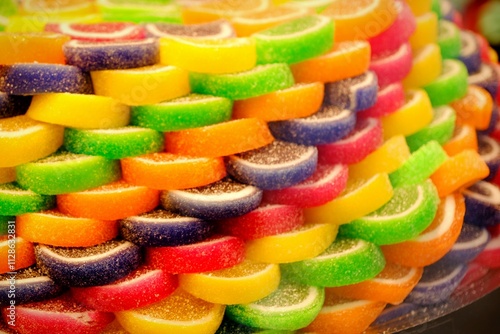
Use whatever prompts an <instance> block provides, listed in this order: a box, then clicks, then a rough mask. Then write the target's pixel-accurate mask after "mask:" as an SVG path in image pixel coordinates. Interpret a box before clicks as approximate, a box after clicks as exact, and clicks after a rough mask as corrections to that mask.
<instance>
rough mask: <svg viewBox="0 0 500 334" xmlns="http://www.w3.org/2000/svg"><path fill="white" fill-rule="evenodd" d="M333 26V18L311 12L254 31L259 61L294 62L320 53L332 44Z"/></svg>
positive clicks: (266, 62)
mask: <svg viewBox="0 0 500 334" xmlns="http://www.w3.org/2000/svg"><path fill="white" fill-rule="evenodd" d="M334 30H335V29H334V24H333V21H332V20H331V19H330V18H328V17H326V16H320V15H310V16H304V17H301V18H298V19H295V20H292V21H289V22H286V23H282V24H280V25H278V26H276V27H273V28H269V29H266V30H263V31H260V32H258V33H255V34H253V35H252V37H253V38H254V39H255V44H256V47H257V63H258V64H272V63H287V64H294V63H298V62H301V61H304V60H306V59H310V58H314V57H316V56H319V55H321V54H323V53H325V52H327V51H328V50H330V49H331V48H332V46H333V36H334Z"/></svg>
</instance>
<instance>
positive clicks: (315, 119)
mask: <svg viewBox="0 0 500 334" xmlns="http://www.w3.org/2000/svg"><path fill="white" fill-rule="evenodd" d="M355 125H356V114H355V112H353V111H352V110H349V109H341V108H338V107H334V106H323V107H321V109H320V110H319V111H318V112H316V113H314V114H313V115H311V116H309V117H305V118H296V119H292V120H286V121H277V122H270V123H269V129H270V130H271V133H272V134H273V136H274V137H275V138H276V139H279V140H282V141H287V142H291V143H296V144H300V145H306V146H317V145H321V144H329V143H333V142H335V141H337V140H339V139H342V138H344V137H345V136H347V135H348V134H349V133H350V132H351V131H352V130H353V129H354V126H355Z"/></svg>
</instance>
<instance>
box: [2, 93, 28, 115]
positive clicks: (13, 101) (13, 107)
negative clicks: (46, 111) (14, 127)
mask: <svg viewBox="0 0 500 334" xmlns="http://www.w3.org/2000/svg"><path fill="white" fill-rule="evenodd" d="M31 98H32V97H31V96H18V95H9V94H7V93H4V92H0V119H2V118H7V117H14V116H19V115H24V114H25V113H26V111H28V108H29V106H30V104H31Z"/></svg>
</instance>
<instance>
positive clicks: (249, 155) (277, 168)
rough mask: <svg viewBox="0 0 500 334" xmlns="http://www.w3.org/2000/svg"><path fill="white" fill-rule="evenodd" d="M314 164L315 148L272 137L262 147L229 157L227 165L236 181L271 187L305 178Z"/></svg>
mask: <svg viewBox="0 0 500 334" xmlns="http://www.w3.org/2000/svg"><path fill="white" fill-rule="evenodd" d="M317 163H318V150H317V149H316V147H314V146H304V145H298V144H294V143H287V142H284V141H279V140H275V141H274V142H272V143H271V144H269V145H267V146H265V147H262V148H259V149H256V150H252V151H249V152H244V153H240V154H237V155H233V156H231V157H229V158H228V160H227V163H226V167H227V171H228V173H229V174H230V175H231V176H232V177H233V178H235V179H236V180H238V181H240V182H243V183H247V184H251V185H254V186H256V187H259V188H261V189H264V190H272V189H282V188H287V187H290V186H293V185H295V184H297V183H299V182H301V181H303V180H305V179H307V178H308V177H309V176H311V175H312V174H313V173H314V171H315V170H316V165H317Z"/></svg>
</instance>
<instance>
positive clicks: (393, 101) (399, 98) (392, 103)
mask: <svg viewBox="0 0 500 334" xmlns="http://www.w3.org/2000/svg"><path fill="white" fill-rule="evenodd" d="M405 103H406V98H405V91H404V89H403V85H402V84H401V83H400V82H397V83H393V84H391V85H388V86H385V87H383V88H379V91H378V93H377V102H375V104H374V105H373V106H371V107H370V108H368V109H365V110H361V111H360V112H358V114H357V116H358V118H366V117H375V118H380V117H383V116H386V115H389V114H391V113H393V112H395V111H397V110H398V109H399V108H401V107H402V106H403V105H404V104H405Z"/></svg>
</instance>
